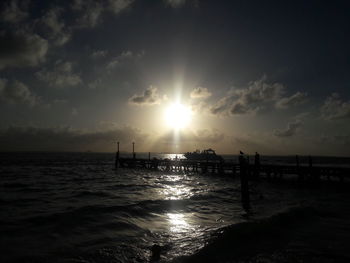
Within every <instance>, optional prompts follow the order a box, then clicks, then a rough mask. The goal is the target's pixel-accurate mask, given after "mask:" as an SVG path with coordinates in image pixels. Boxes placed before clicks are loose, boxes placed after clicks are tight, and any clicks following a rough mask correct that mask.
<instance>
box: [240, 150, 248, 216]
mask: <svg viewBox="0 0 350 263" xmlns="http://www.w3.org/2000/svg"><path fill="white" fill-rule="evenodd" d="M239 171H240V179H241V197H242V204H243V208H244V209H249V207H250V198H249V183H248V173H247V161H246V159H245V158H244V156H243V154H242V155H240V156H239Z"/></svg>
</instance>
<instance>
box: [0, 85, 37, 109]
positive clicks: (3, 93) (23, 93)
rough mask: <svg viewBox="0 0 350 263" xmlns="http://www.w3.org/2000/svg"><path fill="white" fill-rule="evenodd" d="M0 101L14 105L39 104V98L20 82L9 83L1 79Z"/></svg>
mask: <svg viewBox="0 0 350 263" xmlns="http://www.w3.org/2000/svg"><path fill="white" fill-rule="evenodd" d="M0 100H2V101H5V102H7V103H12V104H17V103H22V104H27V105H29V106H34V105H35V104H36V103H37V102H38V97H37V96H36V95H34V94H33V93H32V92H31V91H30V89H29V88H28V87H27V86H26V85H25V84H23V83H22V82H20V81H17V80H14V81H10V82H9V81H8V80H7V79H0Z"/></svg>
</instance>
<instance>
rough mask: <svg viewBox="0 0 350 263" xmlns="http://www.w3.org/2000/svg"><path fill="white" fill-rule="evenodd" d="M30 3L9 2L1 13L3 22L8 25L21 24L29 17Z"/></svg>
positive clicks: (14, 0)
mask: <svg viewBox="0 0 350 263" xmlns="http://www.w3.org/2000/svg"><path fill="white" fill-rule="evenodd" d="M27 3H28V1H21V2H19V1H16V0H12V1H7V2H5V3H4V4H3V7H2V10H3V11H2V12H0V17H1V20H3V21H5V22H8V23H13V24H15V23H19V22H21V21H23V20H24V19H26V18H27V17H28V12H27V10H23V9H27V7H28V5H27Z"/></svg>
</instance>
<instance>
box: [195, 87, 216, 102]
mask: <svg viewBox="0 0 350 263" xmlns="http://www.w3.org/2000/svg"><path fill="white" fill-rule="evenodd" d="M210 96H211V92H209V91H208V89H207V88H202V87H197V88H195V89H193V90H192V91H191V94H190V97H191V98H193V99H199V98H209V97H210Z"/></svg>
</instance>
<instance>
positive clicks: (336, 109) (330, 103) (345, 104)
mask: <svg viewBox="0 0 350 263" xmlns="http://www.w3.org/2000/svg"><path fill="white" fill-rule="evenodd" d="M321 114H322V117H323V118H324V119H326V120H335V119H348V118H350V101H343V100H342V99H341V98H340V96H339V94H338V93H333V94H332V95H331V96H329V97H328V98H327V99H326V101H325V102H324V104H323V105H322V107H321Z"/></svg>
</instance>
